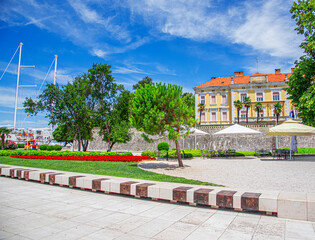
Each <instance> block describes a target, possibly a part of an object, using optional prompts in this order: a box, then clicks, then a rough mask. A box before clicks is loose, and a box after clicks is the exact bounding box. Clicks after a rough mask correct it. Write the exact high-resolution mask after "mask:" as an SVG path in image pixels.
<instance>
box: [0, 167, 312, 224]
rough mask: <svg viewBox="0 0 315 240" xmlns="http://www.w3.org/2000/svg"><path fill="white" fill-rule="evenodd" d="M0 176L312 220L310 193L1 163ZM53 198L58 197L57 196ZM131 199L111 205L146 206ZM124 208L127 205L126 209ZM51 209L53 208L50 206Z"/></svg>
mask: <svg viewBox="0 0 315 240" xmlns="http://www.w3.org/2000/svg"><path fill="white" fill-rule="evenodd" d="M0 175H1V176H2V177H9V178H17V179H20V180H27V181H34V182H39V183H42V184H45V183H46V184H47V183H49V184H50V185H59V186H61V187H69V188H77V189H81V190H90V191H93V192H104V193H105V194H120V195H128V196H133V197H136V198H146V199H151V200H166V201H169V202H171V203H186V204H187V203H188V204H189V205H192V206H197V205H201V206H207V207H211V208H214V209H233V210H235V211H238V212H241V211H249V212H256V213H257V212H260V213H263V214H267V215H275V216H276V215H277V216H278V217H281V218H288V219H296V220H308V221H314V216H315V208H314V202H315V197H314V194H312V193H290V192H280V191H268V192H264V191H253V190H248V189H234V188H223V187H214V186H198V185H190V184H182V183H168V182H155V181H146V180H139V179H129V178H120V177H111V176H99V175H92V174H79V173H72V172H65V171H54V170H46V169H36V168H27V169H24V168H20V167H15V166H9V165H6V166H5V165H0ZM55 198H57V199H60V198H58V196H57V197H55ZM72 201H73V200H72ZM83 202H84V200H83ZM131 202H133V201H132V200H130V201H129V202H128V203H125V204H126V206H125V205H124V204H119V205H117V206H114V207H116V208H117V210H120V211H125V212H126V213H134V212H138V211H140V210H143V209H145V207H139V206H132V205H131V206H130V205H129V204H130V203H131ZM69 203H71V202H69ZM94 203H95V202H94ZM95 204H97V203H95ZM73 206H74V204H73ZM125 208H128V211H127V210H126V209H125ZM51 211H54V210H53V209H52V210H51ZM57 214H58V213H57ZM69 214H70V215H71V216H73V213H72V212H71V209H69ZM168 214H170V219H171V218H172V215H171V213H170V212H169V213H168ZM166 220H167V219H166Z"/></svg>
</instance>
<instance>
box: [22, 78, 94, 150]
mask: <svg viewBox="0 0 315 240" xmlns="http://www.w3.org/2000/svg"><path fill="white" fill-rule="evenodd" d="M90 93H91V87H90V84H89V81H88V79H87V77H86V75H85V74H83V75H81V76H78V77H76V78H75V80H74V81H73V82H72V83H68V84H67V85H65V86H62V87H59V85H58V84H56V85H54V84H47V86H46V88H45V89H44V91H43V93H42V94H41V95H40V96H39V98H38V100H33V99H31V98H26V101H25V102H24V103H23V105H24V107H25V112H26V113H29V114H30V115H36V114H37V113H38V112H44V111H46V117H47V118H48V119H49V124H53V125H64V124H65V125H67V126H69V127H70V129H71V133H72V134H73V138H74V139H76V140H78V150H79V151H80V150H81V146H82V148H83V151H86V150H87V147H88V143H89V140H91V139H92V129H93V127H94V126H95V122H94V112H93V109H94V107H95V103H94V102H93V99H91V98H90Z"/></svg>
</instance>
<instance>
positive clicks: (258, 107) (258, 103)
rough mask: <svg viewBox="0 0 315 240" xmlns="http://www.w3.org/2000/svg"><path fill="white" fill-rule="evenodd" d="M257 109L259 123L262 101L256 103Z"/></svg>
mask: <svg viewBox="0 0 315 240" xmlns="http://www.w3.org/2000/svg"><path fill="white" fill-rule="evenodd" d="M255 111H256V112H257V123H258V119H259V112H261V111H262V103H261V102H256V103H255Z"/></svg>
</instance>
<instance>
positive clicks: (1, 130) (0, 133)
mask: <svg viewBox="0 0 315 240" xmlns="http://www.w3.org/2000/svg"><path fill="white" fill-rule="evenodd" d="M10 132H11V129H7V128H5V127H1V128H0V136H1V149H2V150H3V149H4V144H5V137H6V136H7V135H8V134H9V133H10Z"/></svg>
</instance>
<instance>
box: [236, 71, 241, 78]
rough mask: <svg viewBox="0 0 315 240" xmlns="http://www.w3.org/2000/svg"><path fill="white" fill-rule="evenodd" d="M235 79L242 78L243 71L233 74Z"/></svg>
mask: <svg viewBox="0 0 315 240" xmlns="http://www.w3.org/2000/svg"><path fill="white" fill-rule="evenodd" d="M234 75H235V77H238V76H243V71H239V72H234Z"/></svg>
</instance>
